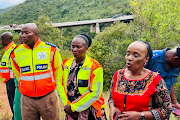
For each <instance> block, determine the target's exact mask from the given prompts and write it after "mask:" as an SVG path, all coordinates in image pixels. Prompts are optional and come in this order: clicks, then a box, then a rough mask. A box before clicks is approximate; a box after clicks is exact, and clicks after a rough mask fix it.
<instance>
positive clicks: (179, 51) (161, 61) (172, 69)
mask: <svg viewBox="0 0 180 120" xmlns="http://www.w3.org/2000/svg"><path fill="white" fill-rule="evenodd" d="M145 68H147V69H150V70H152V71H154V72H157V73H159V75H160V76H161V77H162V78H163V79H164V81H165V83H166V86H167V88H168V91H169V94H170V96H171V102H172V106H173V107H176V108H178V109H180V104H179V103H178V102H177V99H176V96H175V93H174V85H173V84H174V83H176V82H177V77H178V76H179V68H180V48H179V46H178V47H176V48H174V49H170V48H166V49H163V50H154V51H153V57H152V59H151V60H149V61H148V63H147V64H146V65H145Z"/></svg>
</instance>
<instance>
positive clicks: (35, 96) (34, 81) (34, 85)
mask: <svg viewBox="0 0 180 120" xmlns="http://www.w3.org/2000/svg"><path fill="white" fill-rule="evenodd" d="M32 70H33V77H34V65H33V49H32ZM34 89H35V97H37V91H36V83H35V77H34Z"/></svg>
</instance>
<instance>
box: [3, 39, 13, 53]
mask: <svg viewBox="0 0 180 120" xmlns="http://www.w3.org/2000/svg"><path fill="white" fill-rule="evenodd" d="M13 44H14V42H13V41H12V42H10V43H9V44H8V45H7V46H6V47H4V49H5V50H6V51H7V50H8V49H9V48H10V47H11V46H12V45H13ZM13 48H14V47H13ZM13 48H12V49H13Z"/></svg>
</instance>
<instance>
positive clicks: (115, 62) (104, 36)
mask: <svg viewBox="0 0 180 120" xmlns="http://www.w3.org/2000/svg"><path fill="white" fill-rule="evenodd" d="M129 26H130V25H128V24H125V23H119V22H117V23H116V24H115V25H112V26H111V27H107V28H105V30H104V31H103V32H101V33H99V34H98V35H97V36H95V39H94V41H93V43H92V46H91V47H90V48H89V55H90V56H91V57H93V58H94V59H96V60H97V61H99V62H100V64H101V65H102V67H103V69H104V90H108V89H109V86H110V81H111V79H112V77H113V74H114V73H115V72H116V71H117V70H118V69H121V68H124V67H125V59H124V57H125V54H126V49H127V47H128V45H129V44H130V43H131V42H132V41H134V40H135V39H134V36H135V35H134V32H133V31H132V28H131V27H129Z"/></svg>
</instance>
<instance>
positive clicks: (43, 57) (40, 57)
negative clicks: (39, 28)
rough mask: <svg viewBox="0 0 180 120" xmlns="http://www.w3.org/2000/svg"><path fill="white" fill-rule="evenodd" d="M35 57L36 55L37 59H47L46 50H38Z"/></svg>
mask: <svg viewBox="0 0 180 120" xmlns="http://www.w3.org/2000/svg"><path fill="white" fill-rule="evenodd" d="M37 57H38V60H43V59H47V53H46V52H38V53H37Z"/></svg>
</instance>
